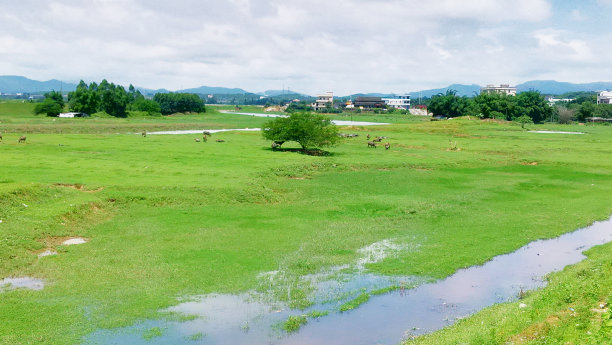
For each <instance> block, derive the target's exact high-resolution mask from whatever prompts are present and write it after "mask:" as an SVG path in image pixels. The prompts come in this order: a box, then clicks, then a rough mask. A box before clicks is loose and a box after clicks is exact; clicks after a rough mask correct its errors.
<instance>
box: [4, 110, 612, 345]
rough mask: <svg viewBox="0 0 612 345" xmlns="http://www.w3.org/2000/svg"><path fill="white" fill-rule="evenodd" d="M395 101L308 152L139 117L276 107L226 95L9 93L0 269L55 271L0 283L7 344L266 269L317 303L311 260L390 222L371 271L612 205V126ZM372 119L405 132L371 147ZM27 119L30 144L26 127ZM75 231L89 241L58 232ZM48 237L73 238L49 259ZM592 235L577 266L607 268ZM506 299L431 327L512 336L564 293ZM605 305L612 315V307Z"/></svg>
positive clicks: (438, 258)
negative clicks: (134, 97) (37, 110)
mask: <svg viewBox="0 0 612 345" xmlns="http://www.w3.org/2000/svg"><path fill="white" fill-rule="evenodd" d="M333 118H335V119H342V120H347V118H346V117H343V116H334V117H333ZM382 119H384V120H383V122H389V123H392V124H391V125H385V126H374V127H350V128H348V127H344V128H342V129H341V132H343V133H357V134H359V137H357V138H350V139H345V140H344V141H343V142H341V143H340V144H339V145H338V146H336V147H333V148H330V149H329V152H330V154H329V155H326V156H309V155H303V154H300V153H297V152H295V151H272V150H271V149H270V144H269V143H268V142H266V141H265V140H263V138H262V137H261V134H260V133H259V132H224V133H216V134H213V136H212V137H211V138H210V139H209V140H208V142H206V143H204V142H195V141H194V138H201V136H200V135H193V134H188V135H148V136H147V137H142V136H141V135H140V132H142V131H143V130H146V131H149V132H150V131H154V130H171V129H202V128H206V129H220V128H246V127H250V128H254V127H261V126H262V124H263V123H264V122H265V121H266V120H267V119H265V118H257V117H249V116H244V115H233V114H224V113H220V112H218V111H217V110H215V109H214V108H212V107H208V108H207V113H204V114H197V115H175V116H170V117H146V116H134V117H128V118H126V119H116V118H108V117H103V116H102V117H98V116H94V117H92V118H84V119H53V118H47V117H40V116H34V115H31V104H28V103H0V132H2V135H3V139H4V142H3V144H0V219H1V220H2V222H1V223H0V279H2V278H5V277H22V276H31V277H36V278H40V279H43V280H44V281H45V284H46V285H45V287H44V289H42V290H40V291H32V290H26V289H16V290H5V291H3V292H0V320H2V321H1V322H0V343H2V344H78V343H79V342H81V341H82V338H83V337H84V336H86V335H87V334H89V333H91V332H93V331H95V330H97V329H99V328H115V327H121V326H128V325H131V324H133V323H135V322H137V321H139V320H144V319H147V318H159V317H176V316H172V315H160V313H159V312H158V311H159V310H160V309H163V308H166V307H169V306H172V305H176V304H177V303H178V299H179V298H188V297H190V296H196V295H202V294H206V293H241V292H246V291H252V290H258V289H259V290H260V289H262V287H261V281H260V278H259V277H260V274H261V273H263V272H269V271H275V270H278V271H281V272H283V274H284V276H285V277H286V281H285V284H284V285H279V286H276V287H274V291H271V294H272V295H273V296H275V298H276V299H278V300H279V301H282V302H286V303H288V304H289V305H291V306H293V307H297V308H301V307H305V306H308V305H309V303H310V302H311V301H310V299H309V291H310V290H309V289H310V287H309V286H302V285H300V284H299V282H300V280H299V277H302V276H304V275H307V274H314V273H317V272H321V271H322V270H325V269H328V268H330V267H333V266H339V265H346V264H351V263H354V262H356V260H358V259H359V257H360V253H359V249H360V248H363V247H365V246H368V245H370V244H372V243H375V242H379V241H382V240H390V241H393V243H397V244H398V248H400V249H398V250H397V251H395V252H393V253H391V254H390V255H389V256H388V257H386V258H385V259H384V260H382V261H380V262H377V263H373V264H369V265H367V269H368V270H370V271H372V272H375V273H378V274H383V275H394V276H395V275H415V276H418V277H421V278H422V279H423V280H424V281H431V280H435V279H440V278H443V277H446V276H448V275H450V274H452V273H453V272H455V271H456V270H457V269H459V268H464V267H469V266H472V265H476V264H481V263H483V262H486V261H487V260H489V259H490V258H491V257H493V256H495V255H498V254H502V253H508V252H511V251H513V250H515V249H517V248H519V247H521V246H523V245H525V244H526V243H528V242H530V241H533V240H535V239H541V238H551V237H555V236H557V235H559V234H562V233H565V232H568V231H572V230H574V229H577V228H579V227H583V226H585V225H588V224H590V223H591V222H593V221H595V220H602V219H607V218H608V217H609V216H610V214H612V178H611V177H612V127H610V126H600V125H598V126H578V125H554V124H544V125H531V126H527V127H529V128H528V129H546V130H561V131H581V132H585V133H586V134H584V135H568V134H538V133H529V132H527V130H523V129H521V127H520V125H517V124H513V123H506V122H495V121H481V120H475V119H468V118H458V119H453V120H447V121H434V122H432V121H428V119H425V118H420V117H411V116H408V117H407V116H405V115H393V116H391V115H386V119H385V116H384V115H383V117H382ZM354 120H358V119H357V118H355V119H354ZM359 120H372V121H381V116H377V115H363V114H362V115H360V116H359ZM134 133H136V134H134ZM367 134H370V135H372V136H386V137H388V139H385V141H388V142H389V143H390V144H391V149H390V150H385V149H384V148H383V147H382V146H380V147H378V148H368V147H367V145H366V139H365V136H366V135H367ZM21 135H26V136H27V141H26V143H25V144H23V143H22V144H19V143H17V139H18V138H19V136H21ZM215 139H223V140H224V142H216V141H215ZM288 144H289V145H288V147H295V148H297V147H298V146H297V145H294V146H291V143H288ZM283 147H285V146H283ZM70 237H82V238H85V239H87V241H88V242H87V243H86V244H82V245H74V246H65V245H62V244H61V243H62V241H63V239H66V238H70ZM402 248H403V249H402ZM45 250H55V251H57V253H58V254H57V255H53V256H47V257H40V258H39V257H38V254H39V253H41V252H43V251H45ZM590 252H591V254H592V255H590V257H589V259H588V260H586V261H585V262H584V263H581V264H579V265H577V267H578V266H580V265H582V266H580V267H582V269H584V270H592V269H593V267H599V268H598V269H599V271H597V272H599V273H598V274H599V276H601V277H603V278H602V279H607V280H605V281H608V282H609V281H610V276H611V275H612V273H611V272H610V265H609V262H610V258H611V247H610V246H609V245H607V246H601V247H597V248H594V249H593V250H591V251H590ZM606 263H607V266H606ZM598 265H599V266H598ZM580 267H579V268H576V267H572V268H569V269H568V270H566V271H567V272H566V271H564V272H562V273H561V274H556V275H555V276H554V278H553V279H556V280H557V281H558V283H559V284H561V285H563V284H564V282H566V281H569V280H572V281H577V282H576V284H574V285H572V286H571V287H567V289H572V291H575V292H574V295H577V294H581V293H583V292H584V293H587V292H586V291H587V289H584V288H581V286H582V285H579V284H580V282H581V284H583V285H584V284H586V283H587V282H588V281H589V279H590V278H589V277H590V275H589V274H584V275H580V273H579V271H580V269H581V268H580ZM585 267H586V268H585ZM589 272H590V271H589ZM593 274H597V273H593ZM576 277H578V278H576ZM555 286H556V285H555V284H551V286H550V287H549V288H545V289H543V290H541V291H537V292H534V293H532V294H530V295H529V296H527V298H532V299H534V300H535V299H538V298H540V300H538V301H540V302H538V303H540V304H541V305H542V306H544V305H545V304H546V301H553V300H555V298H557V299H561V298H562V296H561V295H560V293H555V292H554V291H556V290H554V291H553V290H550V289H554V288H555ZM608 287H609V285H608ZM287 291H291V293H287ZM547 291H552V292H547ZM588 291H591V292H588V293H589V295H588V297H589V298H586V299H581V298H579V297H576V298H575V299H574V301H573V302H572V303H574V304H573V305H575V304H576V303H578V302H575V301H584V302H583V304H584V305H588V304H589V303H592V301H595V300H596V301H599V300H602V301H609V299H610V289H609V288H607V289H606V288H605V285H604V288H600V289H596V290H588ZM542 294H543V295H542ZM533 303H536V302H533ZM533 303H531V302H530V304H531V305H533ZM535 305H538V304H537V303H536V304H535ZM503 308H516V306H515V305H513V304H507V305H506V304H504V305H501V306H495V307H492V308H491V310H489V309H487V310H485V311H482V312H481V313H479V314H477V315H476V316H475V317H474V319H475V320H479V321H480V320H481V319H482V320H486V322H485V321H482V322H483V324H485V325H487V327H482V326H480V327H479V326H478V325H481V324H480V323H479V324H478V325H474V322H471V321H469V320H471V319H473V318H469V319H467V320H464V321H462V322H461V323H459V324H458V325H455V326H453V328H452V329H449V330H443V331H442V332H437V333H435V334H434V336H441V337H450V338H437V339H445V340H444V341H443V343H444V342H446V343H457V344H459V343H474V344H476V343H490V344H494V343H495V344H497V343H500V344H503V343H505V342H506V341H510V340H513V339H514V338H512V337H513V336H517V334H518V335H520V334H522V333H525V332H526V331H525V330H526V329H528V328H529V327H535V326H534V325H536V324H538V323H539V322H543V321H541V320H546V318H547V316H548V315H553V314H555V313H560V312H561V311H562V310H564V309H566V308H567V306H566V304H555V303H549V305H548V309H542V308H540V309H538V310H541V312H540V313H539V314H537V315H535V314H534V315H533V318H531V319H530V318H527V317H523V318H521V316H520V315H518V314H517V316H516V317H511V318H510V319H512V320H514V321H512V322H510V323H509V324H501V323H494V322H493V321H492V320H493V319H495V320H497V317H498V316H499V313H502V311H503V310H504V309H503ZM589 308H590V307H589ZM508 310H510V309H508ZM487 313H488V314H487ZM504 315H513V314H512V313H511V312H510V311H508V312H507V313H504ZM478 318H481V319H478ZM322 319H324V317H323V318H322ZM506 319H508V317H506ZM504 320H505V319H504ZM517 320H518V321H517ZM559 320H560V321H559V322H557V323H556V324H557V325H559V327H561V326H563V325H565V326H563V327H568V329H569V328H570V327H572V326H571V325H573V320H571V319H568V318H563V317H559ZM568 320H569V321H568ZM593 322H594V325H599V326H597V327H599V328H601V327H605V325H604V326H602V324H604V323H605V322H606V320H604V318H601V320H600V321H593ZM597 322H599V324H598V323H597ZM469 327H472V328H469ZM500 327H501V328H500ZM593 327H595V326H593ZM549 328H550V327H549ZM599 328H598V329H599ZM491 329H502V330H506V331H505V332H501V333H495V334H493V335H491V334H490V332H491V331H490V330H491ZM449 332H450V333H451V335H448V334H449ZM551 332H552V331H551ZM438 334H442V335H438ZM564 334H573V333H571V332H557V333H554V332H552V333H551V336H554V337H557V338H555V339H561V342H563V341H562V340H563V339H565V338H563V337H564ZM453 336H455V337H456V338H452V337H453ZM483 337H484V338H483ZM487 337H488V338H487ZM423 339H425V340H423V341H424V343H439V341H431V342H428V340H427V339H429V338H423ZM483 339H485V340H486V341H487V342H482V341H483ZM572 339H573V338H572Z"/></svg>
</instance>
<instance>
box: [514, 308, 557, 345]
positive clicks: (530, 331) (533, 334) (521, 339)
mask: <svg viewBox="0 0 612 345" xmlns="http://www.w3.org/2000/svg"><path fill="white" fill-rule="evenodd" d="M559 322H561V317H560V316H559V315H556V314H553V315H549V316H548V317H547V318H546V320H544V321H542V322H538V323H535V324H533V325H531V326H529V327H527V328H525V329H524V330H523V331H522V332H521V333H519V334H517V335H514V336H512V337H510V339H508V341H507V342H506V343H507V344H514V345H519V344H525V343H528V342H530V341H533V340H536V339H538V338H541V337H542V336H545V335H546V334H547V333H548V332H549V330H550V329H551V328H553V327H555V326H556V325H557V324H558V323H559Z"/></svg>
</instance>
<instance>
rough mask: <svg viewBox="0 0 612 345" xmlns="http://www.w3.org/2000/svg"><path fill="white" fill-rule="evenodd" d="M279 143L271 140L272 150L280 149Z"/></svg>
mask: <svg viewBox="0 0 612 345" xmlns="http://www.w3.org/2000/svg"><path fill="white" fill-rule="evenodd" d="M280 147H281V144H279V143H277V142H276V141H273V142H272V150H276V149H280Z"/></svg>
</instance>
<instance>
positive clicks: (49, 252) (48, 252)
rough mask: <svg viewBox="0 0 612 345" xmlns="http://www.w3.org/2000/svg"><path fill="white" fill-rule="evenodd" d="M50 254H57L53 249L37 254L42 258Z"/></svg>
mask: <svg viewBox="0 0 612 345" xmlns="http://www.w3.org/2000/svg"><path fill="white" fill-rule="evenodd" d="M51 255H57V252H56V251H55V250H50V249H47V250H45V251H44V252H42V253H40V254H38V257H39V258H44V257H45V256H51Z"/></svg>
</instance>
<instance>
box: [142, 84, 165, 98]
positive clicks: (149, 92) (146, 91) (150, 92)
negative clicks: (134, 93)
mask: <svg viewBox="0 0 612 345" xmlns="http://www.w3.org/2000/svg"><path fill="white" fill-rule="evenodd" d="M136 89H137V90H138V91H140V93H142V94H143V95H147V96H153V95H155V94H156V93H168V92H170V91H168V90H166V89H157V90H153V89H147V88H144V87H138V86H137V87H136Z"/></svg>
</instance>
